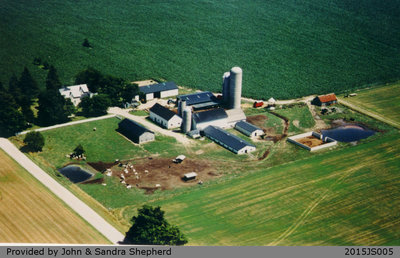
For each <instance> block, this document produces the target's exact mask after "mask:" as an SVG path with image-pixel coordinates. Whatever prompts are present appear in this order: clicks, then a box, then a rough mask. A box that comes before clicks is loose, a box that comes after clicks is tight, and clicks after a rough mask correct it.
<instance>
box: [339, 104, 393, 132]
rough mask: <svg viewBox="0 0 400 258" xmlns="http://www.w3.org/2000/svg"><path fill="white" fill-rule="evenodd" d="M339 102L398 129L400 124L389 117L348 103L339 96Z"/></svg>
mask: <svg viewBox="0 0 400 258" xmlns="http://www.w3.org/2000/svg"><path fill="white" fill-rule="evenodd" d="M339 104H342V105H344V106H346V107H348V108H350V109H353V110H354V111H357V112H359V113H361V114H364V115H366V116H369V117H372V118H374V119H376V120H379V121H381V122H383V123H386V124H389V125H391V126H393V127H396V128H397V129H400V124H399V123H397V122H395V121H393V120H391V119H388V118H386V117H384V116H380V115H378V114H376V113H375V112H373V111H370V110H365V109H363V108H361V107H357V106H356V105H355V104H351V103H349V102H347V101H345V100H343V99H341V98H340V99H339Z"/></svg>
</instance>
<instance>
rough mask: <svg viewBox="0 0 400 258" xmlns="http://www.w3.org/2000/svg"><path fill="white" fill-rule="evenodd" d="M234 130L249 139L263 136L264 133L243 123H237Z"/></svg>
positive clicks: (253, 126)
mask: <svg viewBox="0 0 400 258" xmlns="http://www.w3.org/2000/svg"><path fill="white" fill-rule="evenodd" d="M235 129H236V130H238V131H239V132H241V133H243V134H245V135H247V136H249V137H257V136H260V135H264V131H263V130H262V129H260V128H258V127H257V126H255V125H253V124H250V123H248V122H245V121H240V122H237V123H236V125H235Z"/></svg>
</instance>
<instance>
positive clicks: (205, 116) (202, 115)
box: [193, 108, 228, 123]
mask: <svg viewBox="0 0 400 258" xmlns="http://www.w3.org/2000/svg"><path fill="white" fill-rule="evenodd" d="M227 117H228V115H227V114H226V112H225V110H224V109H223V108H216V109H211V110H207V111H203V112H199V113H195V114H193V119H194V121H196V123H204V122H209V121H214V120H218V119H223V118H227Z"/></svg>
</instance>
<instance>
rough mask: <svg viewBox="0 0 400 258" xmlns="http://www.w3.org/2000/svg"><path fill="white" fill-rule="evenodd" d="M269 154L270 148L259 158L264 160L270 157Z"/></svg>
mask: <svg viewBox="0 0 400 258" xmlns="http://www.w3.org/2000/svg"><path fill="white" fill-rule="evenodd" d="M268 155H269V150H266V151H265V152H264V154H263V155H262V156H261V157H259V158H258V160H264V159H266V158H267V157H268Z"/></svg>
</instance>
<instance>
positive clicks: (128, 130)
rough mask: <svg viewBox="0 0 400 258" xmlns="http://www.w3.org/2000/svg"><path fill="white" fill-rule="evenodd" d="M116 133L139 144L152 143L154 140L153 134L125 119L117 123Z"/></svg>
mask: <svg viewBox="0 0 400 258" xmlns="http://www.w3.org/2000/svg"><path fill="white" fill-rule="evenodd" d="M118 132H120V133H121V134H123V135H124V136H126V137H127V138H128V139H130V140H131V141H133V142H135V143H139V144H140V143H145V142H150V141H154V138H155V135H154V132H152V131H150V130H148V129H147V128H146V127H144V126H142V125H141V124H138V123H136V122H135V121H133V120H131V119H127V118H125V119H124V120H122V121H121V122H119V123H118Z"/></svg>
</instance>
